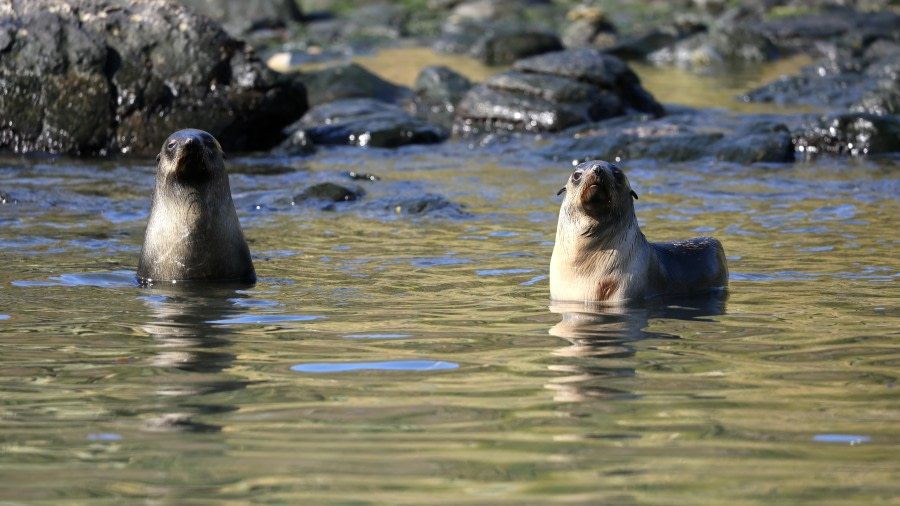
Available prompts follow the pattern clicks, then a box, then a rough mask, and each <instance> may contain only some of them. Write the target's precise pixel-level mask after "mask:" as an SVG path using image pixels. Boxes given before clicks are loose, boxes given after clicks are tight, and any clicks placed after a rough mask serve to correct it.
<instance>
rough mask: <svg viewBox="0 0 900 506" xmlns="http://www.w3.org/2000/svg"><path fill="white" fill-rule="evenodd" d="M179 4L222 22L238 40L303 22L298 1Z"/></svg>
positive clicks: (182, 1) (208, 0) (233, 0)
mask: <svg viewBox="0 0 900 506" xmlns="http://www.w3.org/2000/svg"><path fill="white" fill-rule="evenodd" d="M178 3H180V4H182V5H184V6H185V7H187V8H189V9H191V10H193V11H194V12H196V13H198V14H203V15H204V16H207V17H209V18H211V19H213V20H215V21H217V22H219V23H221V24H222V26H223V27H225V29H226V30H228V33H230V34H232V35H233V36H235V37H237V36H240V35H242V34H244V33H247V32H250V31H253V30H258V29H261V28H280V27H284V26H286V25H287V24H288V23H299V22H301V21H303V12H302V10H301V9H300V5H299V3H298V2H296V1H295V0H178Z"/></svg>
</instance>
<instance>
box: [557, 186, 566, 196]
mask: <svg viewBox="0 0 900 506" xmlns="http://www.w3.org/2000/svg"><path fill="white" fill-rule="evenodd" d="M564 191H566V187H565V186H563V187H562V188H560V189H559V191H558V192H556V195H557V196H560V195H562V194H563V192H564Z"/></svg>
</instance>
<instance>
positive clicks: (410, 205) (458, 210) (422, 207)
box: [377, 193, 470, 218]
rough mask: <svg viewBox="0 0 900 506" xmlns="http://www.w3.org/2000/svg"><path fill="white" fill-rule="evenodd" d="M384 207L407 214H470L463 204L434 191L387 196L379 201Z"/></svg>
mask: <svg viewBox="0 0 900 506" xmlns="http://www.w3.org/2000/svg"><path fill="white" fill-rule="evenodd" d="M377 205H379V206H381V207H382V208H383V209H385V210H387V211H390V212H392V213H396V214H407V215H416V216H422V215H439V216H443V217H448V218H464V217H467V216H470V215H469V213H468V212H466V210H465V209H464V208H463V206H462V205H460V204H457V203H456V202H452V201H450V200H447V199H446V198H444V197H442V196H441V195H437V194H434V193H425V194H423V195H421V196H414V197H408V196H400V197H385V198H382V199H380V200H379V201H378V202H377Z"/></svg>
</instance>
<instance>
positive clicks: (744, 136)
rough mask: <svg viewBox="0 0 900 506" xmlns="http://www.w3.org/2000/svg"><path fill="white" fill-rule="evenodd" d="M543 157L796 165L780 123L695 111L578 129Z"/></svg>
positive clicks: (617, 120) (566, 134)
mask: <svg viewBox="0 0 900 506" xmlns="http://www.w3.org/2000/svg"><path fill="white" fill-rule="evenodd" d="M539 153H541V154H543V155H544V156H547V157H549V158H552V159H554V160H571V161H573V162H578V163H580V162H583V161H586V160H591V159H606V160H635V159H651V160H657V161H662V162H685V161H691V160H700V159H717V160H721V161H728V162H733V163H740V164H751V163H757V162H769V163H788V162H792V161H793V160H794V147H793V143H792V139H791V134H790V132H789V130H788V128H787V127H786V126H785V125H783V124H781V123H779V122H777V121H772V120H766V119H759V120H752V119H750V118H734V117H723V116H722V114H721V113H716V112H711V111H694V110H690V109H686V110H684V111H681V112H679V113H676V114H673V115H672V116H667V117H666V118H662V119H658V120H644V119H640V118H632V117H621V118H613V119H609V120H606V121H601V122H597V123H594V124H591V125H587V126H581V127H576V128H573V129H570V130H567V131H566V132H563V133H562V134H561V135H560V138H559V139H557V140H556V141H554V142H553V143H551V144H550V145H548V146H546V147H544V148H541V149H540V150H539Z"/></svg>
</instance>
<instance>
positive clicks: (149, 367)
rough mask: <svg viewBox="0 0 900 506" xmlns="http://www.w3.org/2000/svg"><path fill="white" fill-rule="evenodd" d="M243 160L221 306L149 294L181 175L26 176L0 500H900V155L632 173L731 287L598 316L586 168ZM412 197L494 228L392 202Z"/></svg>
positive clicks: (464, 153) (453, 156)
mask: <svg viewBox="0 0 900 506" xmlns="http://www.w3.org/2000/svg"><path fill="white" fill-rule="evenodd" d="M227 163H228V165H229V170H230V172H231V174H232V176H231V185H232V190H233V192H234V195H235V202H236V205H237V207H238V211H239V214H240V216H241V220H242V224H243V227H244V231H245V234H246V236H247V238H248V240H249V242H250V247H251V250H252V252H253V254H254V261H255V264H256V270H257V273H258V274H259V276H260V280H259V282H258V283H257V284H256V285H255V286H253V287H250V288H241V289H236V288H228V287H204V288H200V289H193V290H191V289H180V288H177V287H175V288H173V287H168V288H154V289H146V288H139V287H137V286H135V285H134V284H133V279H132V278H133V275H134V268H135V265H136V262H137V255H138V251H139V248H140V243H141V239H142V234H143V227H144V225H145V223H146V218H147V211H148V208H149V200H148V199H149V195H150V192H151V189H152V182H153V170H154V167H153V166H152V160H107V161H102V160H73V159H65V158H23V157H14V156H6V157H4V158H0V190H2V191H4V192H7V193H8V194H9V195H10V197H11V200H14V201H15V202H10V203H7V204H4V205H0V502H2V503H4V504H5V503H9V504H17V503H42V502H58V503H65V504H130V503H151V504H240V503H246V502H251V501H253V502H264V503H286V504H322V503H326V504H551V503H561V504H667V505H669V504H674V505H680V504H684V505H693V504H729V505H741V504H848V505H849V504H854V505H855V504H896V503H897V497H898V494H900V485H898V480H897V477H898V475H900V460H898V458H897V455H898V454H900V431H898V429H897V421H898V417H900V409H898V387H897V385H896V383H897V371H898V366H900V347H898V344H897V337H898V328H900V325H898V314H900V312H898V303H897V302H898V289H897V279H898V271H900V260H898V255H897V247H898V237H897V232H896V218H897V216H898V207H900V206H898V200H897V195H898V194H900V178H898V176H897V175H898V174H900V172H898V169H900V161H898V160H896V159H883V160H862V161H854V160H846V159H838V160H835V159H823V160H819V161H809V162H798V163H797V164H795V165H789V166H753V167H741V166H734V165H732V164H727V165H725V164H719V163H715V162H708V163H697V162H695V163H691V164H673V165H660V164H656V163H654V162H648V161H634V162H623V163H622V167H623V168H624V170H626V172H627V173H628V175H629V179H630V180H631V181H632V184H633V186H634V187H635V189H636V191H637V192H638V193H639V194H640V197H641V198H640V200H639V201H637V213H638V216H639V219H640V221H641V224H642V227H643V229H644V232H645V234H646V235H647V236H648V238H650V239H651V240H672V239H678V238H685V237H690V236H696V235H714V236H716V237H718V238H719V239H720V240H721V241H722V242H723V244H724V246H725V249H726V252H727V254H728V257H729V267H730V269H731V286H730V291H729V294H728V297H727V300H686V301H666V302H660V303H657V304H651V305H646V306H640V307H635V308H627V309H594V310H590V309H585V308H583V307H580V306H574V307H573V306H567V305H551V304H550V301H549V299H548V286H547V279H546V276H547V271H548V263H549V258H550V252H551V250H552V241H553V238H554V232H555V225H556V213H557V211H558V206H559V203H560V197H556V196H555V192H556V190H557V189H558V188H559V187H560V186H561V185H562V184H563V183H564V182H565V179H566V178H567V176H568V173H569V171H570V169H571V168H570V167H569V166H567V165H566V164H563V163H560V162H552V161H548V160H545V159H542V158H539V157H537V156H533V155H529V154H528V152H527V150H523V149H521V146H509V147H507V148H503V147H500V148H496V149H485V150H482V149H476V150H470V149H469V148H468V147H467V146H466V145H465V144H462V143H449V144H446V145H443V146H439V147H417V148H408V149H402V150H399V151H381V150H359V149H352V148H347V149H328V150H322V151H320V152H319V153H318V154H316V155H315V156H313V157H311V158H308V159H302V158H300V159H296V158H295V159H277V158H271V157H260V156H246V157H242V156H235V157H232V158H231V159H229V160H228V162H227ZM347 170H355V171H365V172H372V173H375V174H378V175H379V176H381V177H382V178H383V180H382V181H380V182H373V183H361V184H364V186H365V188H366V189H367V191H368V195H367V196H366V198H365V199H364V201H363V202H360V203H355V204H354V203H351V204H347V205H346V206H342V207H341V208H340V209H339V210H338V211H322V210H319V209H316V208H309V207H301V206H293V205H291V197H292V196H293V195H295V194H297V193H299V192H300V190H302V189H303V188H304V187H305V186H307V185H308V184H311V183H312V182H316V181H322V180H331V181H338V182H340V181H345V182H346V180H345V179H342V176H341V173H342V172H343V171H347ZM398 185H399V186H398ZM398 188H400V189H401V190H402V191H409V192H411V193H413V194H415V193H426V192H429V193H436V194H440V195H443V196H444V197H446V198H448V199H450V200H452V201H455V202H459V203H461V204H464V205H465V210H466V211H467V212H468V213H469V215H468V216H463V217H447V216H443V215H436V216H425V217H410V216H405V215H399V214H396V213H393V212H391V211H390V210H383V209H382V210H378V209H375V208H371V207H368V208H367V207H364V204H365V202H366V201H369V202H375V201H377V200H378V199H379V198H382V197H384V196H386V195H389V194H391V193H393V192H395V191H397V189H398Z"/></svg>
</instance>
